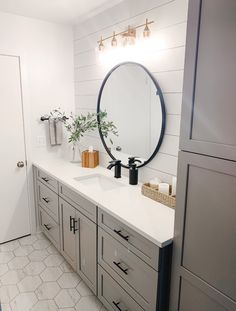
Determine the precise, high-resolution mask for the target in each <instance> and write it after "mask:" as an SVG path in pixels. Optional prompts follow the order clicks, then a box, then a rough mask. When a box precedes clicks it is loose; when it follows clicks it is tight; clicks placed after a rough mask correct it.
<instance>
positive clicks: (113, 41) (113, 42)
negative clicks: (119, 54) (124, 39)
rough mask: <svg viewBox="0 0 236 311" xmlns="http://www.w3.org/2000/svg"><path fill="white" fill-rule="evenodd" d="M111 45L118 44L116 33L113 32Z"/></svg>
mask: <svg viewBox="0 0 236 311" xmlns="http://www.w3.org/2000/svg"><path fill="white" fill-rule="evenodd" d="M111 46H113V47H116V46H117V39H116V33H115V31H114V32H113V38H112V40H111Z"/></svg>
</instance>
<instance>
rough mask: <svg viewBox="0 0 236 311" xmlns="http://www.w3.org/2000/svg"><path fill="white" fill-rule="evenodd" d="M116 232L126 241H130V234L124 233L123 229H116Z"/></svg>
mask: <svg viewBox="0 0 236 311" xmlns="http://www.w3.org/2000/svg"><path fill="white" fill-rule="evenodd" d="M114 232H115V233H116V234H118V235H119V236H120V237H121V238H122V239H124V240H125V241H129V236H128V235H126V236H125V235H123V234H122V233H121V232H122V231H121V230H116V229H114Z"/></svg>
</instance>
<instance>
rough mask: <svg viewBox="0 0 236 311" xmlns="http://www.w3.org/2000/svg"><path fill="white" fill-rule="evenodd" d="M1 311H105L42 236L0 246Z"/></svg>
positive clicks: (38, 235) (34, 236)
mask: <svg viewBox="0 0 236 311" xmlns="http://www.w3.org/2000/svg"><path fill="white" fill-rule="evenodd" d="M0 301H1V304H2V311H55V310H61V311H106V309H105V308H104V307H103V306H102V304H101V302H100V301H99V300H98V299H97V298H96V297H95V296H94V295H93V293H92V292H91V291H90V289H89V288H88V287H87V286H86V285H85V284H84V282H83V281H82V280H81V279H80V277H79V276H78V275H77V274H76V273H75V272H73V270H72V268H71V267H70V266H69V265H68V264H67V263H66V261H65V260H64V258H63V257H62V256H61V255H60V254H59V253H58V251H57V250H56V248H55V247H54V246H53V245H52V244H51V243H50V242H49V241H48V239H47V238H46V237H45V236H44V235H43V234H41V233H40V234H37V235H32V236H29V237H25V238H22V239H19V240H16V241H13V242H9V243H6V244H3V245H0Z"/></svg>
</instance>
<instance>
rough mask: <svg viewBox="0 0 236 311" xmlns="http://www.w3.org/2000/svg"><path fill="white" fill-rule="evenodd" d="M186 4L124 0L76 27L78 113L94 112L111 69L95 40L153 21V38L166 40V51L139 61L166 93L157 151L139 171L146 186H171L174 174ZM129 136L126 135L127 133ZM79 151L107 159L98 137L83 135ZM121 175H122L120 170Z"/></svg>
mask: <svg viewBox="0 0 236 311" xmlns="http://www.w3.org/2000/svg"><path fill="white" fill-rule="evenodd" d="M187 6H188V1H187V0H172V1H170V0H125V1H123V2H121V3H120V4H118V5H117V6H115V7H113V8H110V9H109V10H107V11H104V12H102V13H100V14H99V15H97V16H95V17H93V18H91V19H89V20H87V21H85V22H83V23H82V24H79V25H77V26H76V28H75V32H74V40H75V41H74V53H75V55H74V56H75V104H76V112H77V113H81V112H84V113H86V112H87V111H96V105H97V96H98V92H99V88H100V86H101V83H102V80H103V78H104V77H105V74H106V73H107V72H108V71H109V69H111V68H108V67H109V66H107V65H105V64H101V63H100V62H99V61H98V57H97V52H96V50H95V48H96V46H97V44H96V42H97V40H98V39H99V37H100V36H101V35H102V36H107V35H110V34H112V32H113V30H115V31H116V32H118V31H123V30H125V29H126V27H127V25H131V26H132V25H133V26H135V25H138V24H141V23H143V22H144V21H145V19H146V18H149V19H150V20H154V21H155V23H154V24H153V25H152V27H151V29H152V33H153V34H154V33H155V36H157V37H158V36H159V37H160V39H161V38H162V40H163V39H164V42H165V47H164V48H163V47H161V48H158V47H153V55H154V57H151V58H150V57H148V56H147V58H146V59H145V58H144V59H143V60H142V64H143V65H145V66H146V67H147V68H148V69H149V70H150V71H151V72H152V73H153V74H154V76H155V77H156V79H157V81H158V82H159V84H160V86H161V88H162V91H163V93H164V98H165V103H166V109H167V126H166V133H165V137H164V141H163V144H162V146H161V149H160V152H159V153H158V154H157V156H156V157H155V158H154V160H153V161H152V162H150V163H149V164H148V165H147V166H146V167H144V168H142V169H140V179H141V180H142V181H148V180H150V179H151V178H153V177H156V176H158V177H159V178H161V179H162V180H163V181H166V182H170V181H171V177H172V176H173V175H176V173H177V161H178V146H179V129H180V113H181V101H182V86H183V70H184V55H185V40H186V27H187ZM127 135H128V134H127ZM81 143H82V146H83V147H85V148H86V147H87V146H89V145H93V146H94V148H96V149H98V150H99V151H100V164H101V165H104V166H105V165H107V164H108V161H109V157H108V155H107V154H106V152H105V149H104V148H103V146H102V144H101V142H100V138H99V136H98V134H97V133H92V134H89V135H86V137H85V138H83V140H82V142H81ZM123 173H127V172H125V170H123Z"/></svg>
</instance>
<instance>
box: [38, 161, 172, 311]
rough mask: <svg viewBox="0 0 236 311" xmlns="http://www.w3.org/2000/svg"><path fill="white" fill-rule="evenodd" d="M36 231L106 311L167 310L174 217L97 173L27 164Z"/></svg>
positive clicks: (69, 165)
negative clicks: (31, 172)
mask: <svg viewBox="0 0 236 311" xmlns="http://www.w3.org/2000/svg"><path fill="white" fill-rule="evenodd" d="M33 169H34V182H35V198H36V208H37V216H38V224H39V226H40V227H41V230H42V231H43V232H44V233H45V235H46V236H47V237H48V239H49V240H50V241H51V242H52V243H53V244H54V245H55V247H56V248H57V249H58V250H59V251H60V252H61V254H62V255H63V256H64V258H65V259H66V260H67V261H68V262H69V263H70V264H71V266H72V267H73V268H74V269H75V270H76V271H77V273H78V274H79V275H80V276H81V278H82V279H83V280H84V282H85V283H86V284H87V285H88V286H89V287H90V288H91V290H92V291H93V292H94V293H95V295H97V296H98V298H99V299H100V300H101V302H102V303H103V304H104V305H105V307H106V308H107V309H108V310H116V311H125V310H129V311H142V310H143V311H155V310H158V311H160V310H161V311H165V310H167V309H168V296H169V280H170V262H171V250H172V238H173V229H174V211H173V210H172V209H170V208H168V207H166V206H164V205H162V204H159V203H157V202H154V201H152V200H150V199H148V198H146V197H143V196H142V195H141V190H140V186H130V185H129V184H128V180H127V179H126V178H122V179H121V180H119V181H116V180H115V179H114V178H113V177H112V175H113V173H112V172H110V171H108V170H106V169H104V168H101V167H98V168H96V169H84V168H81V167H79V165H78V164H72V163H68V162H66V161H63V160H52V161H49V160H46V161H42V160H41V161H37V162H35V163H34V168H33Z"/></svg>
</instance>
